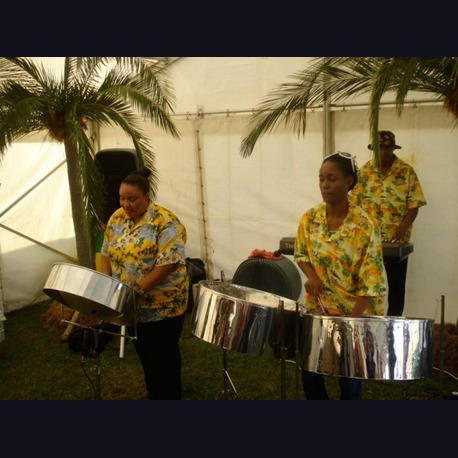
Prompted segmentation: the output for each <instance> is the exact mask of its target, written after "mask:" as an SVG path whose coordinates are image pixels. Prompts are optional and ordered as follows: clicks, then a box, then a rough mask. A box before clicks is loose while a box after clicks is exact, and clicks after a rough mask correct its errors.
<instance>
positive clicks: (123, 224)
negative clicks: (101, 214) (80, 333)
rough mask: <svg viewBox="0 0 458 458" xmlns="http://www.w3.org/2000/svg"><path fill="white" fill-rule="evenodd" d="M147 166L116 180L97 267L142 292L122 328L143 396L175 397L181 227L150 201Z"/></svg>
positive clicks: (182, 274) (182, 273)
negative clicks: (129, 339)
mask: <svg viewBox="0 0 458 458" xmlns="http://www.w3.org/2000/svg"><path fill="white" fill-rule="evenodd" d="M150 174H151V172H150V170H149V169H147V168H143V169H140V170H138V171H135V172H131V173H129V174H128V175H127V176H126V177H125V178H124V179H123V180H122V182H121V185H120V189H119V197H120V204H121V208H119V209H118V210H116V211H115V212H114V213H113V215H112V216H111V217H110V219H109V220H108V223H107V227H106V230H105V235H104V241H103V245H102V249H101V254H102V271H103V273H105V274H107V275H112V276H113V277H114V278H116V279H118V280H120V281H122V282H124V283H128V284H130V283H131V284H133V286H134V289H135V290H136V291H137V292H138V293H139V294H140V295H141V296H142V300H141V302H140V306H139V311H138V323H137V324H136V326H135V327H133V326H131V327H128V328H127V329H128V331H129V333H130V334H131V335H134V334H136V335H137V339H135V340H133V342H134V345H135V349H136V352H137V354H138V357H139V359H140V362H141V364H142V367H143V373H144V377H145V384H146V389H147V397H148V399H175V400H176V399H181V352H180V347H179V339H180V334H181V331H182V328H183V321H184V317H185V312H186V307H187V301H188V285H189V279H188V274H187V270H186V261H185V243H186V229H185V227H184V226H183V224H182V223H181V222H180V220H179V219H178V217H177V216H176V215H175V214H174V213H172V212H171V211H170V210H168V209H166V208H164V207H161V206H159V205H157V204H156V203H154V202H152V201H151V200H150V192H149V181H148V177H149V176H150Z"/></svg>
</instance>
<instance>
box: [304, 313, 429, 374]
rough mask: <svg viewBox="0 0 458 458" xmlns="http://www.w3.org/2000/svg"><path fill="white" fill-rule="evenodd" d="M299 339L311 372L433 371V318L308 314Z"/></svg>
mask: <svg viewBox="0 0 458 458" xmlns="http://www.w3.org/2000/svg"><path fill="white" fill-rule="evenodd" d="M300 341H301V347H302V359H303V368H304V369H305V370H307V371H310V372H316V373H319V374H326V375H336V376H343V377H351V378H360V379H374V380H413V379H420V378H424V377H428V376H430V375H431V372H432V367H433V363H432V362H433V320H426V319H420V318H404V317H381V316H380V317H379V316H367V317H361V318H352V317H341V316H331V315H304V316H302V317H301V339H300Z"/></svg>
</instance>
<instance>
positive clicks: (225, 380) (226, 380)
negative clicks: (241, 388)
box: [223, 347, 239, 401]
mask: <svg viewBox="0 0 458 458" xmlns="http://www.w3.org/2000/svg"><path fill="white" fill-rule="evenodd" d="M229 383H230V385H231V388H232V392H233V394H234V395H235V398H236V399H237V400H238V399H239V396H238V394H237V390H236V389H235V386H234V384H233V383H232V380H231V377H230V375H229V372H228V371H227V349H226V348H224V347H223V386H224V391H223V394H224V399H225V400H226V401H227V400H228V399H229V389H228V388H229Z"/></svg>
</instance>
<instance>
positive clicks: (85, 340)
mask: <svg viewBox="0 0 458 458" xmlns="http://www.w3.org/2000/svg"><path fill="white" fill-rule="evenodd" d="M63 316H64V309H63V307H62V319H61V321H62V323H67V324H69V325H73V326H78V327H80V328H84V329H85V331H84V333H83V344H82V354H83V355H82V358H81V364H82V365H83V367H84V363H85V361H86V360H85V353H88V352H87V349H88V331H91V332H92V333H93V342H94V345H93V347H94V350H93V352H92V355H90V356H92V357H93V358H94V359H95V368H94V370H95V383H94V384H92V381H91V380H89V381H90V382H91V385H92V386H93V388H94V396H95V399H96V400H101V399H102V396H101V389H100V387H101V383H100V380H101V376H100V374H101V370H100V353H101V350H100V349H99V333H102V332H104V333H105V334H110V335H113V336H120V337H121V339H125V338H128V339H130V340H135V339H136V338H137V326H136V324H134V329H135V332H134V334H135V335H134V336H128V335H126V334H125V329H126V327H125V326H121V334H119V333H116V332H111V331H107V330H103V329H96V328H93V327H91V326H86V325H83V324H80V323H77V322H73V321H69V320H65V319H64V318H63Z"/></svg>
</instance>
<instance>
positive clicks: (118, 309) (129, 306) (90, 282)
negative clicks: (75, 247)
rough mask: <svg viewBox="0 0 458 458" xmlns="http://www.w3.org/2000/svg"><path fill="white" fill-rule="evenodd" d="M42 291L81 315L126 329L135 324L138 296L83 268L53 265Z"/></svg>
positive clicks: (120, 284)
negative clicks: (123, 326)
mask: <svg viewBox="0 0 458 458" xmlns="http://www.w3.org/2000/svg"><path fill="white" fill-rule="evenodd" d="M43 291H44V292H45V293H46V294H47V295H48V296H49V297H51V298H52V299H54V300H56V301H58V302H60V303H61V304H64V305H67V306H68V307H70V308H72V309H74V310H77V311H79V312H80V313H82V314H83V315H89V316H92V317H94V318H97V319H100V320H103V321H107V322H109V323H114V324H119V325H126V326H130V325H133V324H134V323H135V322H136V320H137V309H138V304H139V302H140V299H141V297H140V295H139V294H138V293H137V292H135V291H134V289H133V288H131V287H130V286H128V285H126V284H124V283H121V282H120V281H118V280H115V279H114V278H112V277H110V276H108V275H105V274H103V273H101V272H97V271H95V270H92V269H88V268H86V267H82V266H77V265H74V264H67V263H56V264H54V265H53V266H52V269H51V272H50V274H49V277H48V279H47V280H46V283H45V286H44V288H43Z"/></svg>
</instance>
